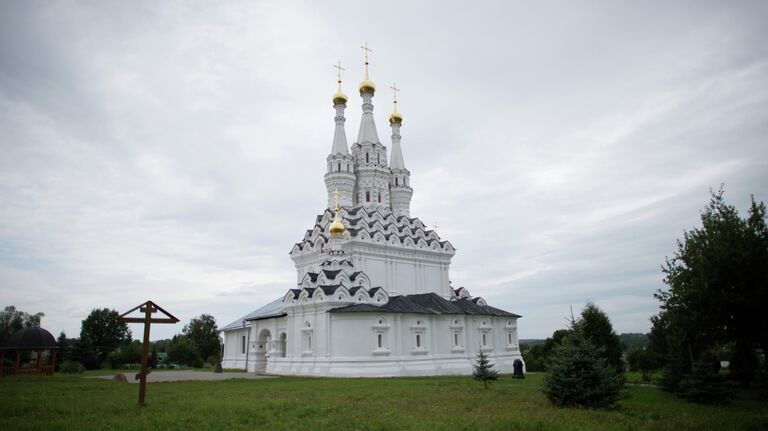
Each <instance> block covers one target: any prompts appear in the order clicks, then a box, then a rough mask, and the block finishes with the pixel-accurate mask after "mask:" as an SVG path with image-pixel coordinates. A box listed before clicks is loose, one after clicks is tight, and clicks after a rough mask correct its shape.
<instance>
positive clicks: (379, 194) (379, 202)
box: [379, 192, 381, 203]
mask: <svg viewBox="0 0 768 431" xmlns="http://www.w3.org/2000/svg"><path fill="white" fill-rule="evenodd" d="M379 203H381V192H379Z"/></svg>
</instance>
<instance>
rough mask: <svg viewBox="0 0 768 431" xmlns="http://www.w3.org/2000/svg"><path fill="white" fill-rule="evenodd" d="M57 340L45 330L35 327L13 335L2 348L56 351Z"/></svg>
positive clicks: (21, 330)
mask: <svg viewBox="0 0 768 431" xmlns="http://www.w3.org/2000/svg"><path fill="white" fill-rule="evenodd" d="M57 347H58V346H57V345H56V339H55V338H53V335H51V333H50V332H48V331H46V330H45V329H43V328H41V327H39V326H34V327H32V328H23V329H19V330H18V331H16V333H14V334H13V335H11V336H10V337H9V338H8V339H7V340H5V342H4V343H3V346H2V347H1V348H2V349H3V350H36V349H55V348H57Z"/></svg>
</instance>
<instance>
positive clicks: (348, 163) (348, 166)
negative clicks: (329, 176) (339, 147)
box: [347, 163, 349, 172]
mask: <svg viewBox="0 0 768 431" xmlns="http://www.w3.org/2000/svg"><path fill="white" fill-rule="evenodd" d="M347 172H349V163H347Z"/></svg>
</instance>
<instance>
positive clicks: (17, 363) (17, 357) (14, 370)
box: [13, 350, 21, 374]
mask: <svg viewBox="0 0 768 431" xmlns="http://www.w3.org/2000/svg"><path fill="white" fill-rule="evenodd" d="M19 361H21V352H19V351H18V350H17V351H16V368H14V369H13V374H16V373H18V372H19Z"/></svg>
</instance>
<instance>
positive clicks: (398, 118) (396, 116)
mask: <svg viewBox="0 0 768 431" xmlns="http://www.w3.org/2000/svg"><path fill="white" fill-rule="evenodd" d="M389 88H391V89H392V92H393V93H394V100H393V102H392V104H393V105H394V106H393V108H392V115H390V116H389V124H395V123H398V124H402V123H403V114H401V113H399V112H397V93H398V92H399V91H400V89H399V88H397V83H394V84H392V86H391V87H389Z"/></svg>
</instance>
